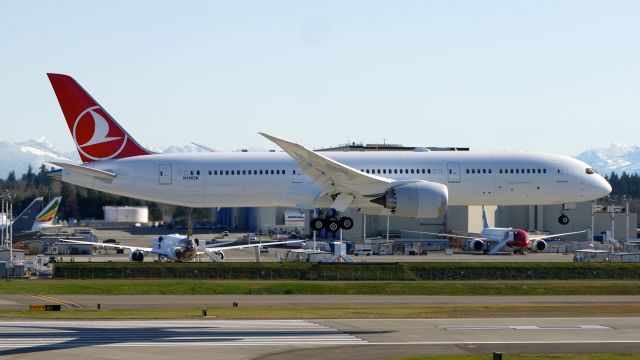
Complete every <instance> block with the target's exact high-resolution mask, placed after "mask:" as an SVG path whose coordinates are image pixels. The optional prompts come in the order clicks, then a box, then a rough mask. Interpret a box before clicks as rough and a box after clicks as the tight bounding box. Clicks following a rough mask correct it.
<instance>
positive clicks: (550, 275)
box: [54, 263, 640, 281]
mask: <svg viewBox="0 0 640 360" xmlns="http://www.w3.org/2000/svg"><path fill="white" fill-rule="evenodd" d="M54 278H56V279H210V280H314V281H343V280H352V281H442V280H448V281H450V280H593V279H601V280H604V279H611V280H625V279H628V280H640V264H634V263H507V264H505V263H395V264H393V263H392V264H371V263H367V264H357V263H356V264H309V263H289V264H279V263H271V264H269V263H57V264H55V266H54Z"/></svg>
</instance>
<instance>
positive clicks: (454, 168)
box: [447, 162, 460, 183]
mask: <svg viewBox="0 0 640 360" xmlns="http://www.w3.org/2000/svg"><path fill="white" fill-rule="evenodd" d="M447 171H448V174H449V182H450V183H459V182H460V163H458V162H450V163H447Z"/></svg>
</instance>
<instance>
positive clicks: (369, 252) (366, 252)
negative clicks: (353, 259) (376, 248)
mask: <svg viewBox="0 0 640 360" xmlns="http://www.w3.org/2000/svg"><path fill="white" fill-rule="evenodd" d="M353 255H355V256H359V255H362V256H371V255H373V251H372V250H371V249H356V250H354V251H353Z"/></svg>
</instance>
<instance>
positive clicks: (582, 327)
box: [438, 325, 612, 330]
mask: <svg viewBox="0 0 640 360" xmlns="http://www.w3.org/2000/svg"><path fill="white" fill-rule="evenodd" d="M438 328H440V329H444V330H612V328H610V327H608V326H603V325H577V326H535V325H470V326H465V325H460V326H451V325H441V326H438Z"/></svg>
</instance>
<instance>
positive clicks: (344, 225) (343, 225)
mask: <svg viewBox="0 0 640 360" xmlns="http://www.w3.org/2000/svg"><path fill="white" fill-rule="evenodd" d="M338 224H339V225H340V229H342V230H351V228H352V227H353V219H352V218H350V217H346V216H344V217H341V218H340V221H339V222H338Z"/></svg>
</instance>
